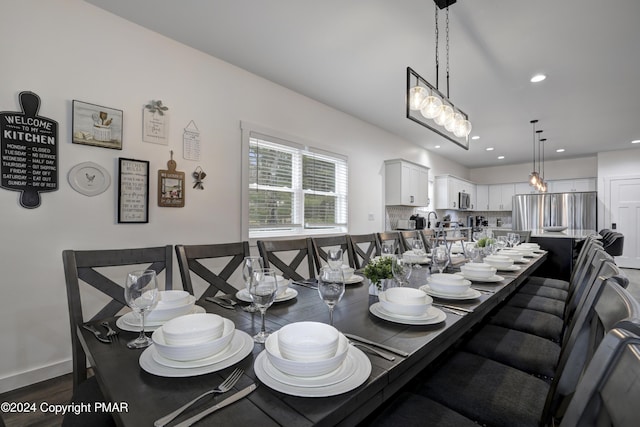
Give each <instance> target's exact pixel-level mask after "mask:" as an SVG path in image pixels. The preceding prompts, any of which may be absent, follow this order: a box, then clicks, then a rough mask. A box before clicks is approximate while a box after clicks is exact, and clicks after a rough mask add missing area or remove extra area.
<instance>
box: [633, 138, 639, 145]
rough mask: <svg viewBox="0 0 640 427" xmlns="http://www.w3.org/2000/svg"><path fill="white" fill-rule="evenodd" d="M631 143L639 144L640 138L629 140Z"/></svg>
mask: <svg viewBox="0 0 640 427" xmlns="http://www.w3.org/2000/svg"><path fill="white" fill-rule="evenodd" d="M631 143H632V144H640V139H634V140H633V141H631Z"/></svg>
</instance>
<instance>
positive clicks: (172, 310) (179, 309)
mask: <svg viewBox="0 0 640 427" xmlns="http://www.w3.org/2000/svg"><path fill="white" fill-rule="evenodd" d="M195 302H196V299H195V297H194V296H193V295H191V294H190V293H189V292H187V291H178V290H176V291H160V292H159V293H158V303H157V304H156V306H155V307H154V308H153V310H151V311H150V312H149V313H147V314H146V317H145V321H144V329H145V331H154V330H156V329H157V328H158V327H160V326H162V325H163V324H164V323H166V322H167V321H169V320H171V319H174V318H176V317H179V316H183V315H185V314H193V313H204V312H205V309H204V308H202V307H200V306H197V305H195ZM140 321H141V318H140V315H138V314H137V313H135V312H129V313H126V314H125V315H123V316H121V317H120V318H118V320H117V321H116V325H117V326H118V327H119V328H120V329H123V330H125V331H131V332H139V331H140Z"/></svg>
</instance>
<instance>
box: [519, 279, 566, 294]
mask: <svg viewBox="0 0 640 427" xmlns="http://www.w3.org/2000/svg"><path fill="white" fill-rule="evenodd" d="M525 283H531V284H533V285H544V286H550V287H552V288H557V289H562V290H563V291H568V290H569V288H570V284H569V282H568V281H567V280H560V279H552V278H550V277H538V276H530V277H529V278H528V279H527V280H526V281H525Z"/></svg>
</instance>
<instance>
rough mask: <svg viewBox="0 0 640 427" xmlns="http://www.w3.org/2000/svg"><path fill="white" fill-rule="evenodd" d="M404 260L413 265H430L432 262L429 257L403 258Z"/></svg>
mask: <svg viewBox="0 0 640 427" xmlns="http://www.w3.org/2000/svg"><path fill="white" fill-rule="evenodd" d="M402 259H403V260H404V261H405V262H408V263H411V264H429V263H430V262H431V258H429V257H428V256H426V255H425V256H415V255H414V256H403V257H402Z"/></svg>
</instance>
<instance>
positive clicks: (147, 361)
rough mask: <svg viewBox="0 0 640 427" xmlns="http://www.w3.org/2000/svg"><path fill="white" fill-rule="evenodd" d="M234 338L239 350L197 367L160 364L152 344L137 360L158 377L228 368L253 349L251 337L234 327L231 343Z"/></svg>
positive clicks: (191, 374)
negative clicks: (231, 354)
mask: <svg viewBox="0 0 640 427" xmlns="http://www.w3.org/2000/svg"><path fill="white" fill-rule="evenodd" d="M235 340H240V342H241V345H242V348H241V349H240V351H238V352H237V353H235V354H234V355H233V356H231V357H229V358H227V359H225V360H223V361H221V362H218V363H213V364H211V365H206V366H200V367H198V368H170V367H169V366H164V365H161V364H160V363H158V362H156V360H155V359H154V357H153V353H154V352H155V351H156V349H155V347H154V346H153V345H151V346H149V347H147V349H146V350H145V351H143V352H142V354H141V355H140V359H139V360H138V362H139V364H140V367H141V368H142V369H144V370H145V371H147V372H148V373H150V374H153V375H157V376H159V377H175V378H177V377H194V376H196V375H204V374H210V373H212V372H216V371H219V370H221V369H225V368H228V367H229V366H233V365H235V364H236V363H238V362H240V361H241V360H242V359H244V358H245V357H247V356H248V355H249V354H251V352H252V351H253V346H254V342H253V338H252V337H251V336H250V335H249V334H247V333H246V332H243V331H239V330H237V329H236V332H235V333H234V335H233V339H232V340H231V342H232V343H233V342H234V341H235Z"/></svg>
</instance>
